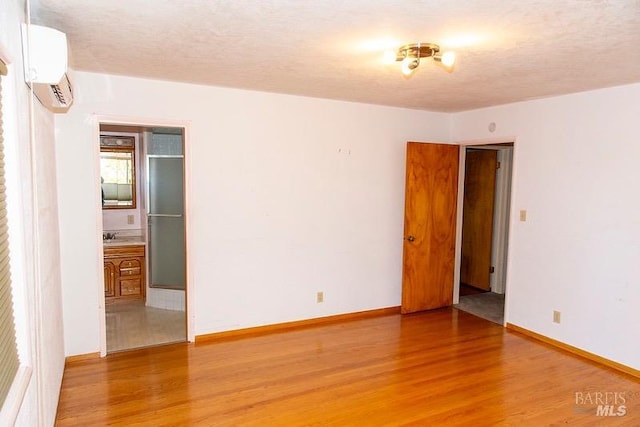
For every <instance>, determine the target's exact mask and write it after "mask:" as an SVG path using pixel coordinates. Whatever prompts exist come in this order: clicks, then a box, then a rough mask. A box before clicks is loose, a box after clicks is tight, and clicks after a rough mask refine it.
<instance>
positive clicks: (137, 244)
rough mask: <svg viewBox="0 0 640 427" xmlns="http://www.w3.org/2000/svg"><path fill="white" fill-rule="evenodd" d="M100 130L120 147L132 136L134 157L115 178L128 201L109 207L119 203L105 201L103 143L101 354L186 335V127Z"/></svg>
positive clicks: (105, 126) (113, 126)
mask: <svg viewBox="0 0 640 427" xmlns="http://www.w3.org/2000/svg"><path fill="white" fill-rule="evenodd" d="M99 131H100V139H101V141H104V140H106V139H107V138H108V139H112V140H114V141H115V142H113V144H115V145H118V146H122V143H120V144H119V139H124V138H130V140H131V145H132V147H131V151H132V152H133V159H135V160H131V161H130V162H129V163H128V164H127V165H122V168H123V170H122V171H121V172H120V174H119V176H120V177H121V178H119V179H120V181H121V183H119V184H118V185H119V186H126V185H129V186H130V187H132V191H130V192H126V191H125V192H124V193H123V194H126V195H127V196H128V197H130V198H132V201H127V202H126V204H124V205H123V206H122V207H118V208H112V207H111V206H117V205H118V204H120V203H118V202H112V201H111V198H110V197H111V196H110V195H107V197H106V201H108V202H109V204H108V206H107V203H106V202H105V194H110V193H109V191H110V189H111V188H112V187H113V184H111V183H110V182H106V183H105V180H104V175H107V174H108V172H109V166H112V165H111V164H106V161H105V160H103V159H102V145H101V168H100V171H101V181H102V183H101V186H102V189H103V203H102V204H103V209H102V227H103V244H104V248H103V255H104V257H103V262H104V265H105V276H104V284H105V305H104V307H105V350H106V351H105V352H106V353H107V354H108V353H114V352H119V351H125V350H131V349H136V348H142V347H149V346H156V345H161V344H168V343H174V342H183V341H186V340H187V320H186V319H187V315H186V311H187V304H186V302H187V295H186V292H187V286H186V284H187V280H186V277H187V275H186V230H185V163H184V162H185V155H184V153H185V150H184V148H185V133H184V131H185V129H184V128H182V127H167V128H165V127H152V126H144V125H130V124H127V125H119V124H113V123H100V125H99ZM127 144H129V142H127ZM112 175H113V174H112ZM109 180H110V181H113V180H114V179H113V178H109ZM127 188H128V187H127ZM105 189H106V191H105ZM131 194H133V197H132V196H131Z"/></svg>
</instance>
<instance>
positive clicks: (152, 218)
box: [147, 154, 185, 289]
mask: <svg viewBox="0 0 640 427" xmlns="http://www.w3.org/2000/svg"><path fill="white" fill-rule="evenodd" d="M147 173H148V178H147V185H148V188H147V197H148V199H147V210H148V212H147V218H148V227H149V228H148V242H149V248H148V252H149V253H148V256H149V276H150V277H149V286H151V287H161V288H169V289H184V288H185V229H184V156H182V155H153V154H148V155H147Z"/></svg>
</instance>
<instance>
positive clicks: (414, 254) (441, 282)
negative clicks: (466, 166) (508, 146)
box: [402, 142, 459, 313]
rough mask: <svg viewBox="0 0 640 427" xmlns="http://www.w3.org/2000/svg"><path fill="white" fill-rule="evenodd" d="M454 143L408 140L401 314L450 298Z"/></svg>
mask: <svg viewBox="0 0 640 427" xmlns="http://www.w3.org/2000/svg"><path fill="white" fill-rule="evenodd" d="M458 157H459V147H458V146H457V145H445V144H427V143H418V142H409V143H407V176H406V184H405V186H406V189H405V191H406V195H405V215H404V250H403V261H402V264H403V274H402V313H412V312H415V311H422V310H431V309H434V308H440V307H446V306H449V305H451V303H452V302H453V272H454V257H455V238H456V205H457V203H456V202H457V197H458Z"/></svg>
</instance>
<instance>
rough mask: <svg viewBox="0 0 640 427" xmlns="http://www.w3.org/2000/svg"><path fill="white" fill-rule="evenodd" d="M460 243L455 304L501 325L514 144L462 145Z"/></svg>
mask: <svg viewBox="0 0 640 427" xmlns="http://www.w3.org/2000/svg"><path fill="white" fill-rule="evenodd" d="M465 154H466V155H465V167H464V191H463V198H462V199H463V207H462V209H463V213H462V244H461V249H460V273H459V283H458V285H459V287H458V291H457V297H458V298H456V299H457V300H458V301H457V304H455V305H454V307H456V308H458V309H460V310H462V311H466V312H468V313H471V314H473V315H476V316H478V317H482V318H484V319H486V320H490V321H492V322H494V323H497V324H500V325H502V324H504V301H505V292H506V261H507V244H508V235H509V210H510V193H511V170H512V159H513V143H505V144H495V145H481V146H467V147H466V148H465Z"/></svg>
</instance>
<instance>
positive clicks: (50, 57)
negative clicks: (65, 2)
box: [22, 24, 73, 113]
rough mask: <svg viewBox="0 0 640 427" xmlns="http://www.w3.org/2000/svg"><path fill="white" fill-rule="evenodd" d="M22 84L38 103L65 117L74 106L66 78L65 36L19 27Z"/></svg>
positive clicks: (67, 77)
mask: <svg viewBox="0 0 640 427" xmlns="http://www.w3.org/2000/svg"><path fill="white" fill-rule="evenodd" d="M22 52H23V57H24V80H25V82H26V83H27V84H28V85H29V86H30V87H31V88H32V89H33V93H34V95H35V96H36V97H37V98H38V100H39V101H40V103H41V104H42V105H44V106H45V107H46V108H47V109H48V110H50V111H53V112H54V113H65V112H67V111H68V110H69V107H71V104H72V103H73V87H72V86H71V81H70V80H69V76H68V75H67V58H68V51H67V36H66V35H65V34H64V33H62V32H60V31H58V30H54V29H53V28H48V27H43V26H40V25H26V24H23V25H22Z"/></svg>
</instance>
